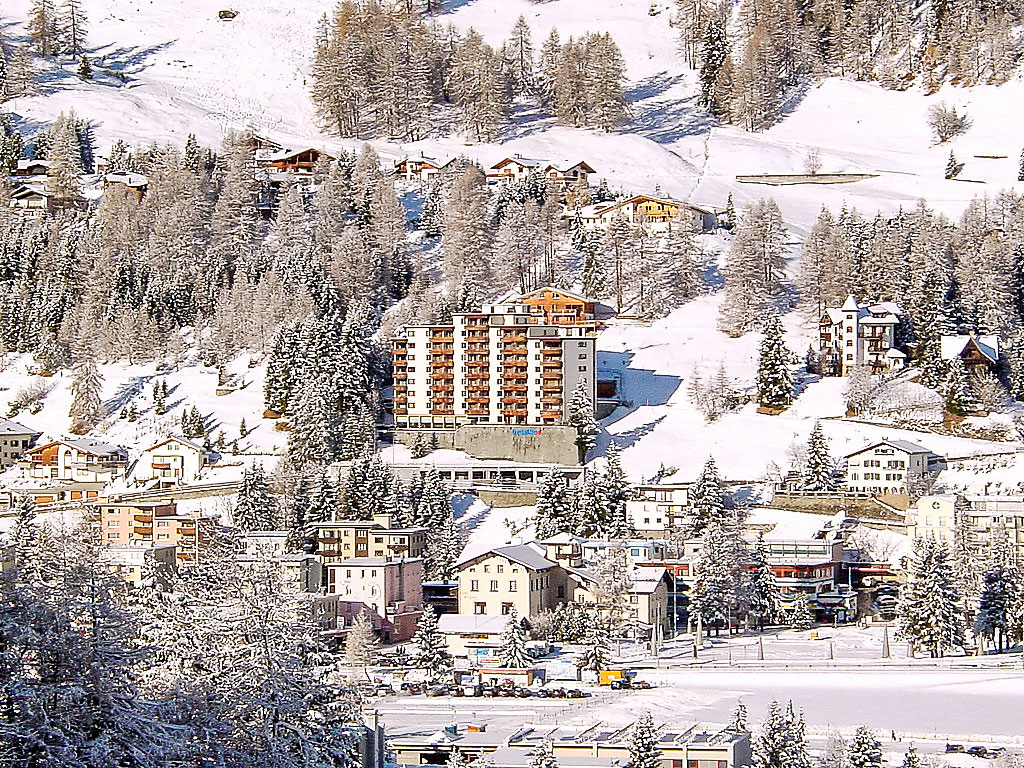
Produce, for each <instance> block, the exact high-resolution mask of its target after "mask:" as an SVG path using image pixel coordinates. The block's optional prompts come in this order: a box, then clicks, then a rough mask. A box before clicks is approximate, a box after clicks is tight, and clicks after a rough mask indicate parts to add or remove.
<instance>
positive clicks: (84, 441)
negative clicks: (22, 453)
mask: <svg viewBox="0 0 1024 768" xmlns="http://www.w3.org/2000/svg"><path fill="white" fill-rule="evenodd" d="M55 443H63V444H64V445H70V446H71V447H72V448H75V449H77V450H79V451H81V452H82V453H89V454H93V455H95V456H105V455H109V454H112V453H117V454H126V453H127V451H126V450H125V449H124V448H121V447H120V446H117V445H111V444H110V443H104V442H102V441H101V440H93V439H91V438H88V437H78V438H75V439H73V440H54V441H52V442H50V443H47V444H46V445H43V446H40V447H39V448H37V449H36V450H40V449H42V448H46V447H47V446H48V445H54V444H55Z"/></svg>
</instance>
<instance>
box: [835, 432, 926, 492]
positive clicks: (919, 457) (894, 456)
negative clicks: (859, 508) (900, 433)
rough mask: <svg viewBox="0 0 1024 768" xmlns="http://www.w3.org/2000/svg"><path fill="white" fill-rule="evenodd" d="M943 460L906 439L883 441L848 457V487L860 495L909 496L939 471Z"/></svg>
mask: <svg viewBox="0 0 1024 768" xmlns="http://www.w3.org/2000/svg"><path fill="white" fill-rule="evenodd" d="M941 461H942V457H940V456H936V455H935V454H934V453H932V452H931V451H929V450H928V449H927V448H925V447H923V446H920V445H917V444H916V443H911V442H908V441H906V440H882V441H881V442H878V443H872V444H871V445H868V446H866V447H864V448H861V449H859V450H857V451H854V452H853V453H850V454H847V456H846V488H847V490H850V491H854V492H857V493H871V494H874V495H876V496H882V495H905V494H906V493H907V492H908V491H909V490H910V487H911V486H912V485H913V484H914V483H916V482H919V481H921V480H922V479H923V478H924V477H925V476H926V475H927V474H928V473H930V472H933V471H935V470H936V469H938V467H939V465H940V463H941Z"/></svg>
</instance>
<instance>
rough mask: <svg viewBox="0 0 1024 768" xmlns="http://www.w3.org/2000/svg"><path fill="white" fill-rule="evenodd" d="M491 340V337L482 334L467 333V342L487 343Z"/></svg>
mask: <svg viewBox="0 0 1024 768" xmlns="http://www.w3.org/2000/svg"><path fill="white" fill-rule="evenodd" d="M490 340H491V339H490V337H488V336H480V335H478V334H467V336H466V343H467V344H487V343H488V342H489V341H490Z"/></svg>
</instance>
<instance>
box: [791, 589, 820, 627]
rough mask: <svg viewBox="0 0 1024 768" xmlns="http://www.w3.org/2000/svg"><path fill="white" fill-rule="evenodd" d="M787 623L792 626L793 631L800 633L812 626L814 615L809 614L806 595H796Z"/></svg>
mask: <svg viewBox="0 0 1024 768" xmlns="http://www.w3.org/2000/svg"><path fill="white" fill-rule="evenodd" d="M789 623H790V624H792V625H793V629H797V630H801V631H803V630H805V629H811V628H812V627H813V626H814V614H812V613H811V604H810V598H808V596H807V595H797V597H796V600H794V601H793V609H792V610H791V611H790V615H789Z"/></svg>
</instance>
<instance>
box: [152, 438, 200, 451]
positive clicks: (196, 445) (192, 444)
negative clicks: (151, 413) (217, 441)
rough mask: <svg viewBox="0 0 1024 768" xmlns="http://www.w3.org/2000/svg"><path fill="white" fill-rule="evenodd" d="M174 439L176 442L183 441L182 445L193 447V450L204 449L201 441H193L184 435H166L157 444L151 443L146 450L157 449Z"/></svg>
mask: <svg viewBox="0 0 1024 768" xmlns="http://www.w3.org/2000/svg"><path fill="white" fill-rule="evenodd" d="M172 441H173V442H176V443H181V444H182V445H184V446H186V447H188V448H192V449H193V450H196V451H200V452H202V450H203V446H201V445H199V443H195V442H193V441H191V440H189V439H187V438H184V437H178V436H177V435H170V436H169V437H165V438H164V439H163V440H161V441H160V442H159V443H157V444H156V445H151V446H150V447H149V448H147V449H146V450H147V451H155V450H156V449H157V448H159V447H160V446H161V445H167V443H170V442H172Z"/></svg>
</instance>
